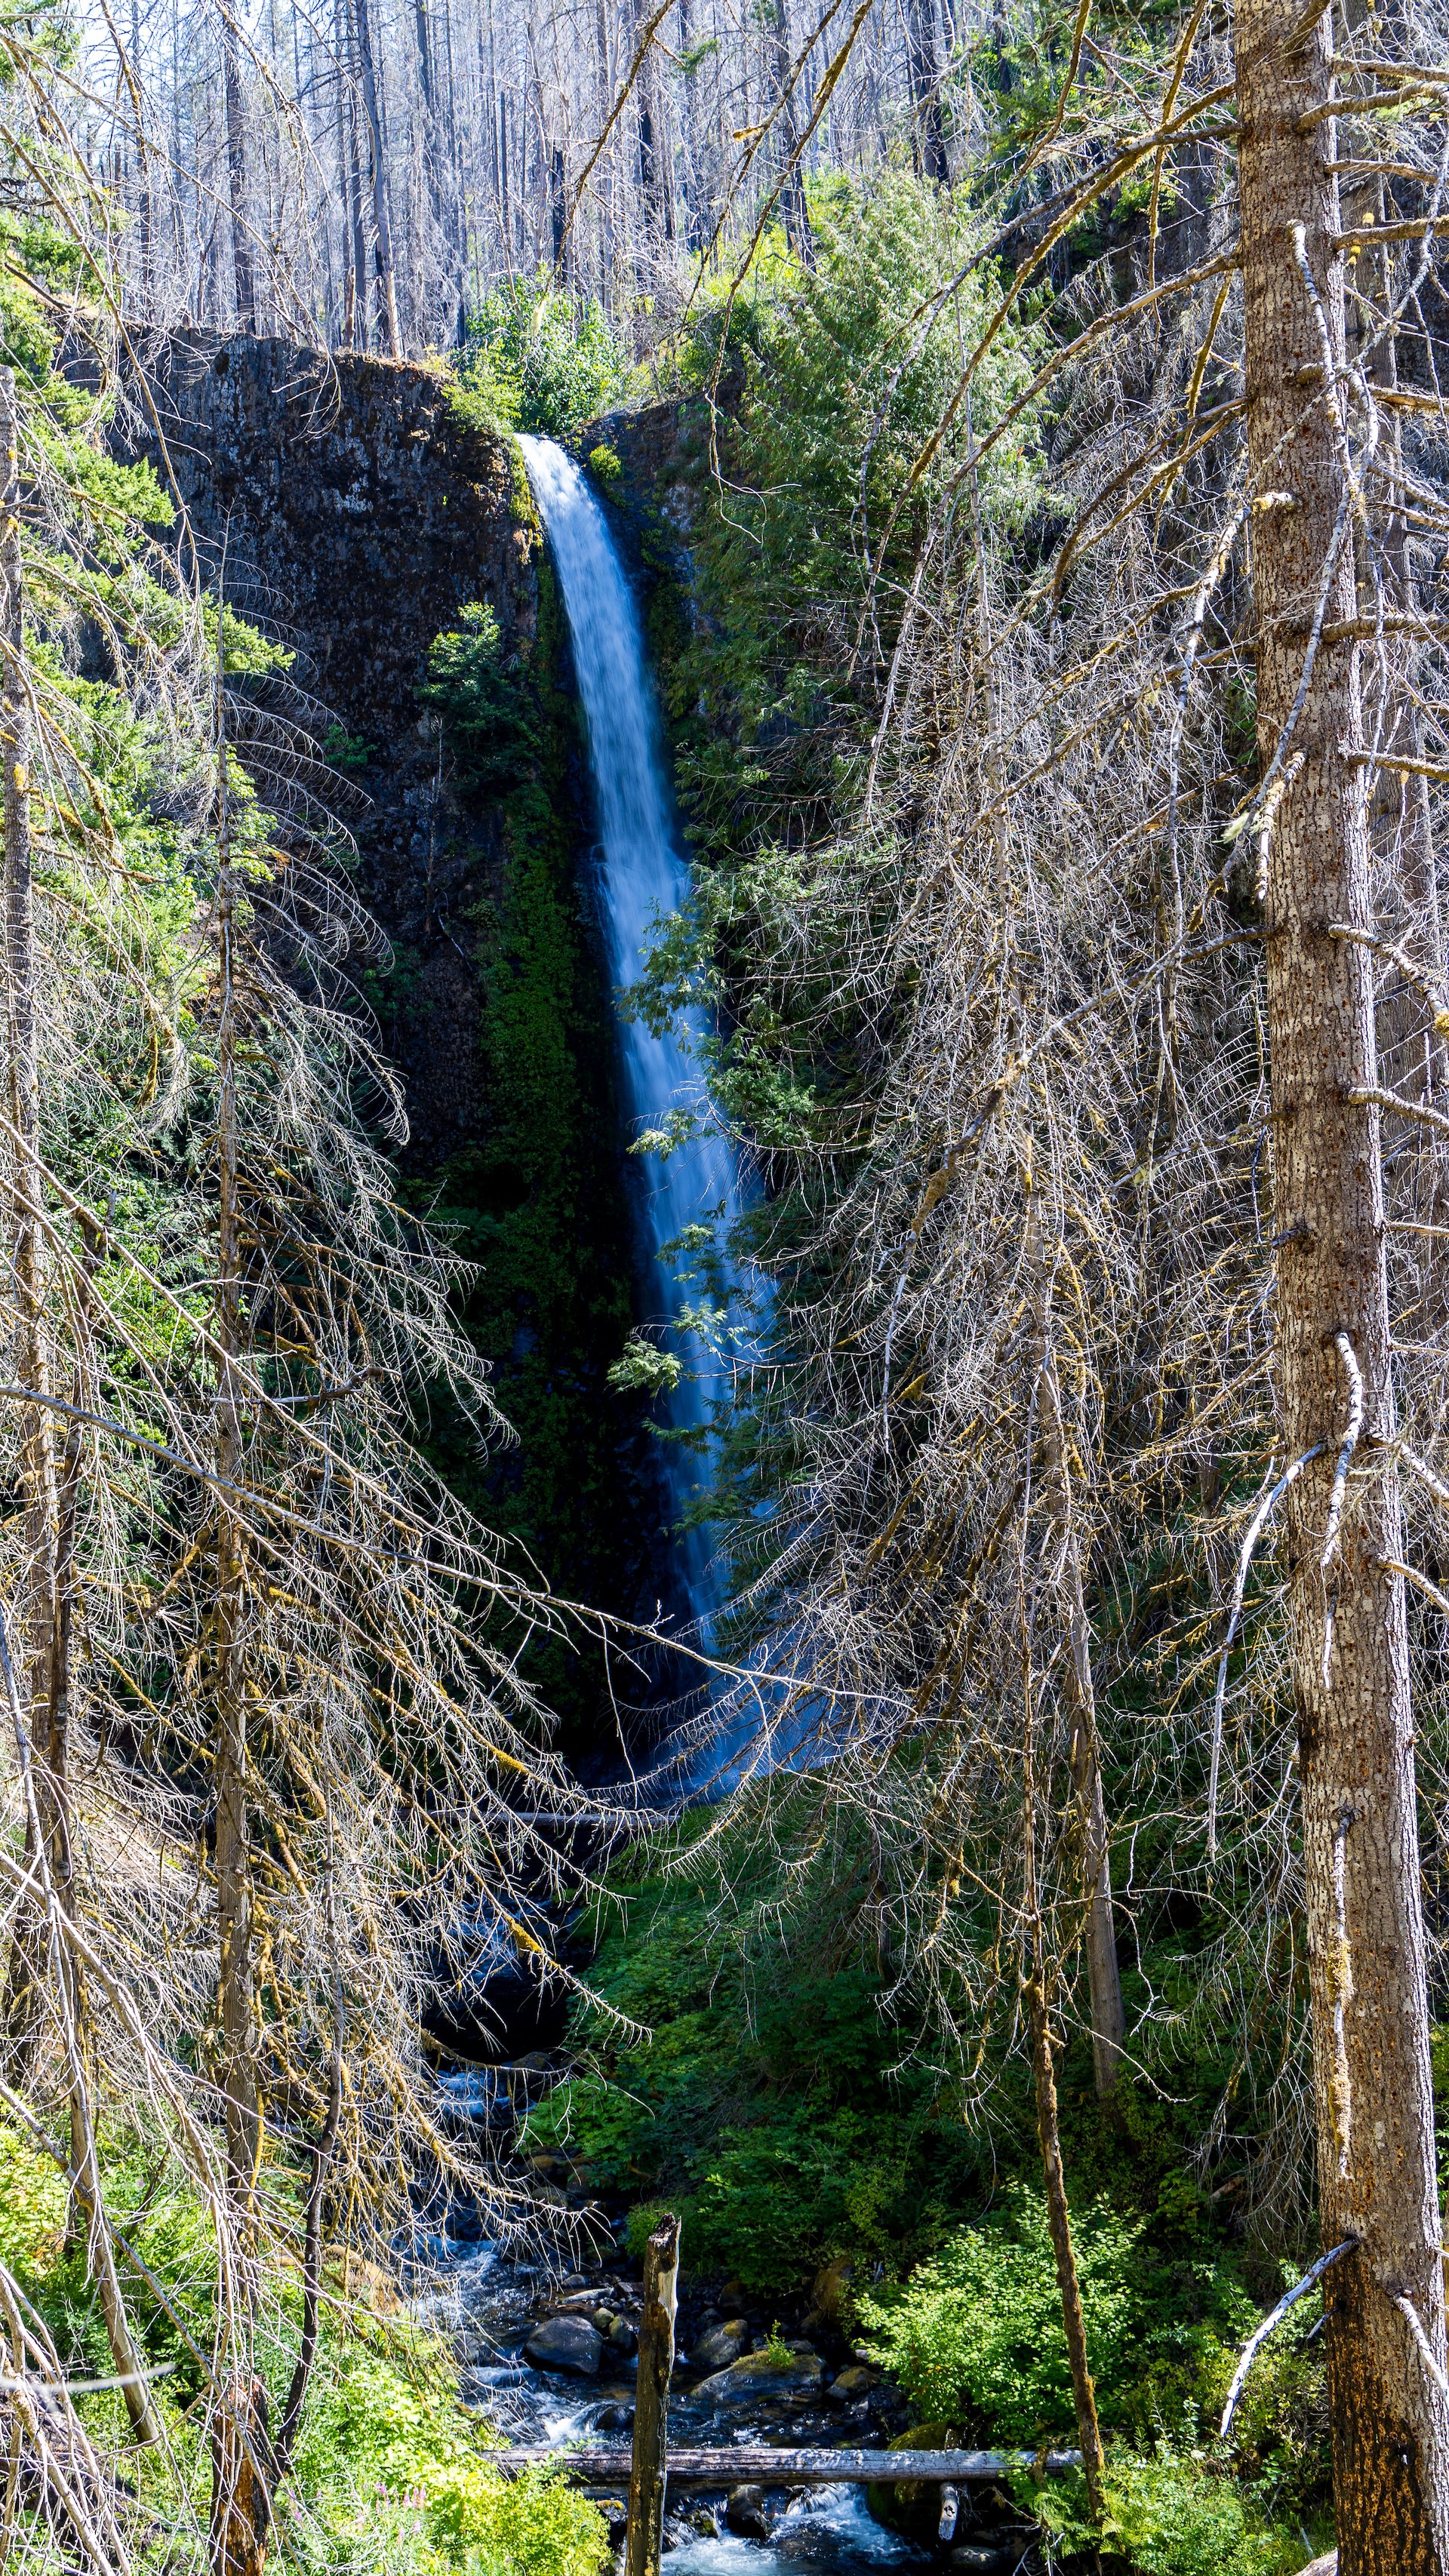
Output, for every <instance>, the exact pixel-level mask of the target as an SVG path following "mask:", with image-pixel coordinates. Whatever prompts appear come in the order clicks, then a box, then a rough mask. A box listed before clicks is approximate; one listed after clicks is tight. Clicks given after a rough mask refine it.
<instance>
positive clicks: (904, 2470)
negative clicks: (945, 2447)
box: [483, 2443, 1082, 2487]
mask: <svg viewBox="0 0 1449 2576" xmlns="http://www.w3.org/2000/svg"><path fill="white" fill-rule="evenodd" d="M483 2458H484V2459H485V2460H486V2461H487V2463H488V2465H489V2467H490V2468H494V2469H498V2470H501V2472H502V2474H503V2475H504V2477H517V2476H518V2475H519V2473H520V2472H521V2471H522V2470H524V2469H531V2468H540V2467H543V2466H546V2465H552V2466H553V2467H556V2468H562V2469H567V2471H568V2473H569V2475H570V2477H575V2478H582V2479H583V2481H584V2483H585V2485H586V2486H615V2485H617V2486H620V2487H625V2486H627V2485H628V2483H629V2470H630V2465H631V2455H630V2453H629V2452H628V2451H626V2450H624V2449H622V2448H621V2447H620V2445H619V2444H617V2443H614V2444H611V2445H610V2447H609V2448H608V2449H607V2450H589V2449H587V2448H584V2447H582V2446H581V2447H580V2448H578V2449H577V2450H574V2449H569V2448H561V2447H560V2446H559V2445H558V2444H557V2443H548V2444H546V2445H543V2446H540V2445H537V2444H520V2445H519V2447H518V2449H517V2450H514V2451H485V2452H484V2453H483ZM1081 2465H1082V2455H1081V2452H1080V2451H1047V2452H1041V2451H783V2450H780V2451H777V2450H775V2449H774V2448H773V2447H772V2446H769V2445H767V2444H763V2443H753V2444H750V2445H746V2444H744V2443H737V2444H732V2445H731V2447H730V2448H729V2449H728V2450H726V2451H686V2450H682V2449H681V2450H674V2449H672V2448H671V2450H670V2452H669V2455H668V2473H669V2482H670V2484H671V2486H692V2487H734V2486H743V2485H754V2486H774V2487H824V2486H836V2485H841V2486H858V2485H860V2484H862V2483H864V2482H866V2481H869V2482H870V2483H871V2484H872V2485H875V2484H881V2485H889V2486H894V2485H895V2484H896V2482H897V2481H898V2480H899V2481H901V2482H904V2481H905V2480H906V2479H908V2478H919V2479H923V2480H925V2481H927V2482H928V2483H931V2482H933V2483H935V2484H936V2485H939V2486H960V2485H962V2484H963V2483H968V2482H971V2481H973V2480H974V2481H975V2482H976V2483H978V2484H979V2483H980V2482H981V2481H982V2480H983V2479H990V2478H1000V2477H1004V2476H1005V2475H1006V2472H1007V2470H1008V2469H1034V2468H1039V2469H1044V2470H1045V2471H1046V2473H1047V2475H1048V2476H1049V2477H1060V2476H1061V2475H1062V2474H1063V2473H1064V2471H1066V2470H1068V2469H1079V2468H1080V2467H1081Z"/></svg>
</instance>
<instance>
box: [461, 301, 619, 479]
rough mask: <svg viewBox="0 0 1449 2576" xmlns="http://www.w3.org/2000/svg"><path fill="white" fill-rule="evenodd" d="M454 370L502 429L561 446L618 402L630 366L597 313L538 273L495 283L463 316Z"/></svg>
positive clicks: (596, 308) (591, 303)
mask: <svg viewBox="0 0 1449 2576" xmlns="http://www.w3.org/2000/svg"><path fill="white" fill-rule="evenodd" d="M458 372H459V377H460V379H461V382H462V384H463V385H464V387H465V388H466V389H467V390H468V391H469V392H470V393H472V394H474V395H476V396H477V397H478V399H479V400H480V401H481V402H482V403H483V404H484V406H485V408H486V409H487V410H488V411H489V412H490V413H491V415H492V417H493V418H494V419H495V420H497V421H499V422H501V423H503V424H504V425H505V426H506V427H508V428H510V429H524V430H532V431H534V432H535V433H536V434H537V435H538V436H540V437H543V438H558V439H564V440H568V439H571V438H573V437H574V436H576V434H577V432H578V431H579V430H580V429H582V427H583V425H584V423H585V421H586V420H592V419H593V418H594V417H595V415H596V414H597V413H599V412H601V411H604V410H606V409H607V408H608V406H609V404H610V403H611V402H615V401H617V400H618V397H619V395H620V393H621V392H622V390H623V387H624V384H625V381H626V378H627V376H628V372H629V368H628V361H627V359H626V357H625V355H624V352H623V350H622V348H621V347H620V344H619V342H618V340H617V339H616V338H615V336H614V333H613V332H612V331H611V330H610V328H609V325H608V322H607V321H606V319H605V317H604V313H603V309H602V307H601V306H600V305H599V304H597V303H595V302H594V301H592V300H589V301H584V300H581V299H580V298H578V297H575V296H573V295H569V294H566V293H564V292H562V291H560V290H559V289H558V288H556V287H555V286H554V285H553V283H552V279H551V275H550V272H549V271H548V270H547V269H541V270H540V271H539V274H538V276H537V278H536V279H534V280H533V281H532V282H530V281H528V280H526V279H524V278H521V277H516V278H510V279H508V280H506V281H502V280H500V282H499V284H498V285H496V286H494V287H493V288H491V289H490V291H489V293H488V294H487V295H486V296H485V297H484V299H483V301H482V303H481V304H480V305H479V307H478V310H477V312H476V313H470V315H469V316H468V322H467V336H466V339H465V341H464V345H463V350H462V353H461V356H460V358H459V361H458Z"/></svg>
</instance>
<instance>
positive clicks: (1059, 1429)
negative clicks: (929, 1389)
mask: <svg viewBox="0 0 1449 2576" xmlns="http://www.w3.org/2000/svg"><path fill="white" fill-rule="evenodd" d="M1034 1221H1035V1220H1034ZM1041 1415H1042V1427H1043V1433H1044V1440H1045V1447H1046V1467H1047V1483H1048V1489H1049V1491H1050V1494H1051V1497H1052V1508H1053V1511H1054V1513H1055V1514H1056V1516H1057V1520H1058V1522H1059V1547H1060V1553H1059V1560H1058V1584H1059V1586H1060V1591H1061V1594H1062V1600H1063V1607H1064V1609H1065V1614H1066V1649H1067V1651H1066V1657H1065V1661H1064V1664H1063V1683H1062V1687H1063V1695H1064V1698H1065V1702H1066V1710H1067V1719H1068V1726H1069V1730H1070V1734H1069V1758H1070V1762H1071V1772H1072V1788H1073V1791H1074V1794H1075V1798H1076V1805H1077V1828H1078V1832H1079V1834H1080V1837H1081V1863H1082V1899H1083V1907H1084V1912H1085V1917H1086V1920H1085V1925H1084V1935H1083V1939H1084V1947H1085V1949H1086V1954H1087V1986H1088V1992H1089V1994H1090V1997H1091V2008H1092V2072H1093V2077H1094V2080H1095V2083H1096V2087H1097V2098H1098V2100H1099V2101H1101V2102H1105V2103H1110V2102H1111V2100H1112V2097H1113V2095H1114V2094H1115V2092H1116V2090H1117V2081H1118V2078H1119V2076H1120V2075H1121V2072H1122V2051H1123V2046H1124V2043H1125V2039H1126V2030H1127V2025H1126V2021H1125V2018H1124V2015H1123V2011H1122V1979H1121V1974H1120V1972H1119V1969H1118V1965H1117V1933H1116V1926H1115V1923H1114V1921H1113V1916H1112V1868H1111V1857H1110V1854H1109V1851H1108V1846H1107V1805H1106V1800H1105V1798H1104V1796H1103V1794H1102V1759H1101V1748H1100V1745H1099V1742H1098V1738H1097V1706H1096V1692H1095V1689H1094V1687H1093V1682H1092V1631H1091V1622H1090V1620H1089V1618H1088V1616H1087V1599H1086V1590H1085V1586H1084V1584H1083V1580H1082V1551H1081V1545H1080V1541H1079V1538H1078V1532H1077V1525H1076V1520H1075V1516H1074V1512H1073V1504H1072V1487H1071V1476H1070V1472H1069V1469H1068V1464H1067V1443H1066V1434H1065V1430H1064V1426H1063V1423H1062V1393H1061V1381H1060V1378H1059V1376H1058V1374H1057V1363H1056V1353H1055V1350H1054V1349H1053V1347H1052V1339H1051V1296H1050V1290H1049V1289H1048V1288H1046V1287H1045V1286H1043V1290H1042V1326H1041Z"/></svg>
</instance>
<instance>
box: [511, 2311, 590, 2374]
mask: <svg viewBox="0 0 1449 2576" xmlns="http://www.w3.org/2000/svg"><path fill="white" fill-rule="evenodd" d="M523 2350H524V2355H525V2358H526V2359H527V2360H529V2361H531V2362H532V2364H533V2367H534V2369H535V2370H566V2371H569V2372H570V2373H571V2374H572V2375H573V2377H574V2378H576V2379H597V2377H598V2375H599V2362H600V2360H601V2358H602V2355H603V2350H604V2345H603V2338H602V2336H600V2335H598V2334H596V2333H595V2331H594V2329H593V2327H592V2326H591V2325H590V2323H589V2321H588V2318H587V2317H567V2316H565V2317H545V2318H544V2321H543V2323H542V2325H537V2326H535V2327H534V2329H533V2332H532V2334H531V2335H530V2336H529V2338H528V2341H527V2343H526V2344H525V2345H524V2347H523Z"/></svg>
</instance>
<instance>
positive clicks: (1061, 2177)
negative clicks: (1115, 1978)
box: [1027, 1921, 1107, 2525]
mask: <svg viewBox="0 0 1449 2576" xmlns="http://www.w3.org/2000/svg"><path fill="white" fill-rule="evenodd" d="M1036 1936H1037V1944H1038V1957H1037V1960H1036V1964H1035V1969H1034V1972H1033V1975H1032V1980H1031V1984H1030V1986H1029V1988H1028V1990H1027V2010H1028V2013H1029V2015H1030V2019H1031V2059H1032V2066H1033V2068H1034V2070H1035V2074H1036V2133H1037V2137H1038V2140H1039V2141H1040V2145H1041V2165H1042V2179H1043V2181H1044V2183H1045V2185H1046V2205H1047V2225H1048V2227H1049V2228H1050V2230H1051V2240H1052V2253H1053V2255H1054V2257H1055V2260H1056V2267H1057V2291H1058V2294H1059V2296H1060V2299H1061V2303H1062V2325H1063V2328H1064V2330H1065V2333H1066V2338H1067V2362H1068V2366H1069V2368H1070V2370H1071V2374H1072V2397H1073V2400H1074V2403H1075V2406H1076V2413H1077V2440H1078V2442H1079V2443H1080V2445H1081V2452H1082V2472H1083V2475H1084V2477H1085V2478H1086V2481H1087V2502H1088V2504H1089V2506H1090V2507H1091V2512H1092V2519H1093V2521H1094V2522H1096V2523H1097V2524H1098V2525H1100V2524H1101V2523H1102V2522H1103V2521H1105V2519H1106V2513H1107V2496H1106V2489H1105V2486H1104V2484H1103V2480H1104V2478H1105V2475H1106V2461H1105V2459H1104V2457H1103V2453H1102V2434H1101V2428H1100V2426H1099V2424H1098V2422H1097V2392H1096V2389H1095V2388H1094V2386H1093V2384H1092V2373H1091V2368H1090V2365H1089V2363H1088V2360H1087V2321H1086V2318H1085V2317H1084V2316H1083V2314H1082V2288H1081V2283H1080V2281H1079V2280H1078V2278H1077V2257H1076V2250H1075V2248H1074V2246H1073V2244H1072V2220H1071V2212H1070V2210H1069V2209H1068V2207H1067V2178H1066V2173H1065V2170H1064V2168H1063V2165H1062V2141H1061V2130H1060V2128H1059V2126H1058V2122H1057V2084H1056V2075H1055V2073H1054V2071H1053V2067H1052V2035H1051V2015H1050V2011H1049V2009H1048V2005H1047V1998H1046V1992H1045V1989H1044V1987H1043V1984H1042V1978H1041V1958H1040V1939H1041V1926H1040V1921H1038V1923H1037V1926H1036Z"/></svg>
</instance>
